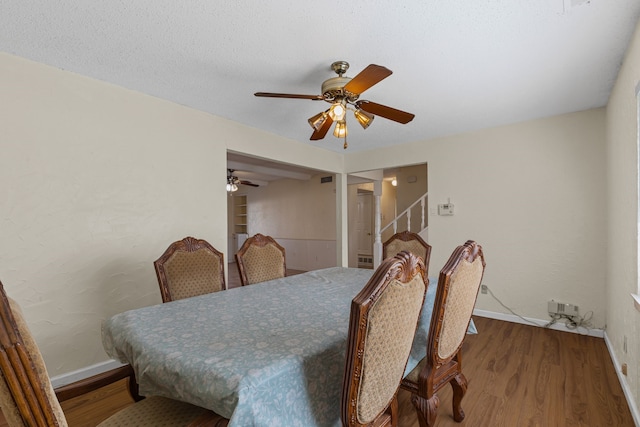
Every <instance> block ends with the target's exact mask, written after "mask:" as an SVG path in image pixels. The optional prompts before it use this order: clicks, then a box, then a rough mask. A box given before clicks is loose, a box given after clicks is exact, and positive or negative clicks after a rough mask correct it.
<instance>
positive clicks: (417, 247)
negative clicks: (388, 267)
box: [382, 231, 431, 268]
mask: <svg viewBox="0 0 640 427" xmlns="http://www.w3.org/2000/svg"><path fill="white" fill-rule="evenodd" d="M400 251H407V252H411V253H413V254H415V255H418V256H421V257H422V260H423V261H424V265H425V266H427V268H428V267H429V258H430V257H431V246H430V245H429V244H428V243H427V242H425V241H424V240H423V239H422V237H420V235H418V234H417V233H413V232H411V231H401V232H398V233H396V234H394V235H393V236H391V237H390V238H389V239H388V240H387V241H385V242H384V243H383V244H382V259H385V258H388V257H390V256H394V255H395V254H397V253H398V252H400Z"/></svg>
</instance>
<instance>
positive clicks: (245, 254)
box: [236, 233, 287, 286]
mask: <svg viewBox="0 0 640 427" xmlns="http://www.w3.org/2000/svg"><path fill="white" fill-rule="evenodd" d="M236 261H237V264H238V272H239V273H240V282H241V283H242V286H245V285H252V284H254V283H260V282H266V281H267V280H273V279H279V278H281V277H285V276H286V273H287V266H286V256H285V250H284V248H283V247H282V246H280V245H279V244H278V243H277V242H276V241H275V240H274V239H273V238H272V237H270V236H264V235H262V234H259V233H258V234H256V235H254V236H252V237H250V238H248V239H247V240H246V241H245V242H244V244H243V245H242V247H241V248H240V250H239V251H238V253H237V254H236Z"/></svg>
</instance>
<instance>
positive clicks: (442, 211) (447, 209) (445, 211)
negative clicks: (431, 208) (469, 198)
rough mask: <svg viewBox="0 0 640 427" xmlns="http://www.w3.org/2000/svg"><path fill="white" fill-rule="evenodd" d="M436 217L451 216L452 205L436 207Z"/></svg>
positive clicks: (446, 204)
mask: <svg viewBox="0 0 640 427" xmlns="http://www.w3.org/2000/svg"><path fill="white" fill-rule="evenodd" d="M438 215H453V203H445V204H442V205H438Z"/></svg>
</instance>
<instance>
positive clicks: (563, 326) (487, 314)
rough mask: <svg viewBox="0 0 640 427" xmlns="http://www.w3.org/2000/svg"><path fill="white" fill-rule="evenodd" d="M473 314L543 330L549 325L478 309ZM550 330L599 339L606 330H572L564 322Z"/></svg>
mask: <svg viewBox="0 0 640 427" xmlns="http://www.w3.org/2000/svg"><path fill="white" fill-rule="evenodd" d="M473 314H474V315H475V316H480V317H488V318H490V319H496V320H505V321H507V322H512V323H521V324H523V325H531V326H538V327H541V328H542V327H544V325H546V324H547V323H549V321H548V320H542V319H534V318H531V317H518V316H516V315H514V314H505V313H496V312H494V311H486V310H478V309H475V310H473ZM549 329H551V330H554V331H562V332H571V333H574V334H581V335H589V336H591V337H598V338H603V337H604V330H602V329H596V328H584V327H579V328H576V329H571V328H568V327H567V325H566V324H565V323H563V322H558V323H554V324H553V325H551V326H549Z"/></svg>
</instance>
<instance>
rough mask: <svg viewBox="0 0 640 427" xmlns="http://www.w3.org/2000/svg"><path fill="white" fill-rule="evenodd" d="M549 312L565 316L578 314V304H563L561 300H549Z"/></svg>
mask: <svg viewBox="0 0 640 427" xmlns="http://www.w3.org/2000/svg"><path fill="white" fill-rule="evenodd" d="M547 306H548V310H549V314H561V315H566V316H578V306H577V305H574V304H565V303H562V302H558V301H554V300H551V301H549V303H548V305H547Z"/></svg>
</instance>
